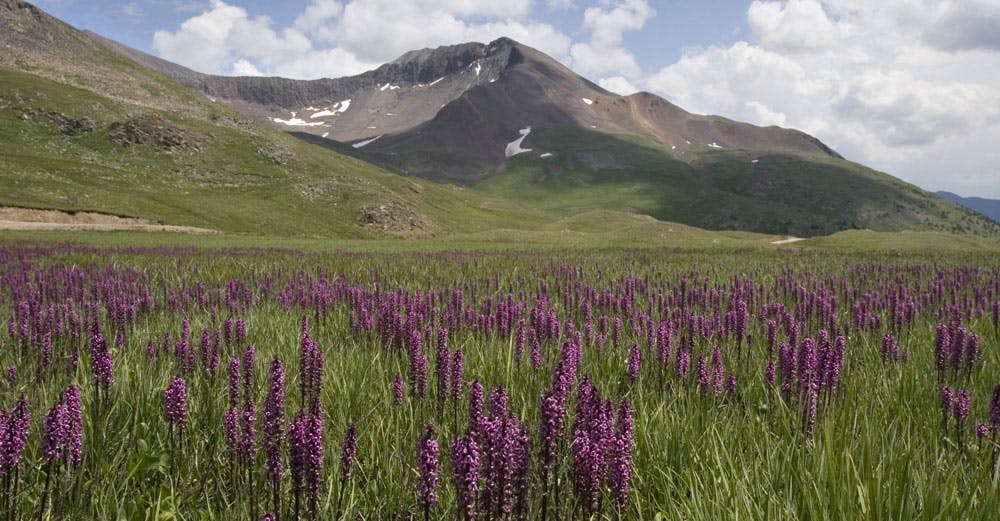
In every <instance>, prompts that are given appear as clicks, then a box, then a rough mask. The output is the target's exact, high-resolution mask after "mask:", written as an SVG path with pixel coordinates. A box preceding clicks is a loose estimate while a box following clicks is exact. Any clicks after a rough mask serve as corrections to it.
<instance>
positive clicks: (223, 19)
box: [153, 0, 571, 78]
mask: <svg viewBox="0 0 1000 521" xmlns="http://www.w3.org/2000/svg"><path fill="white" fill-rule="evenodd" d="M531 5H532V1H531V0H490V1H484V0H409V1H407V2H401V1H397V0H350V1H336V0H312V2H311V3H310V4H309V5H308V6H307V7H306V8H305V9H304V10H303V12H302V13H301V14H300V15H299V16H298V17H297V18H296V19H295V21H294V22H293V23H292V24H291V25H290V26H289V27H285V28H276V27H274V23H273V21H272V20H271V19H269V18H267V17H264V16H256V17H254V16H251V15H250V14H249V13H248V12H247V11H246V10H245V9H243V8H241V7H237V6H233V5H229V4H227V3H225V2H224V1H223V0H212V2H211V4H210V6H209V9H208V10H207V11H205V12H202V13H201V14H199V15H197V16H194V17H192V18H189V19H188V20H186V21H185V22H184V23H182V24H181V26H180V28H178V29H177V30H175V31H164V30H161V31H156V33H155V35H154V37H153V48H154V49H155V50H156V51H157V52H158V53H159V54H160V56H162V57H163V58H166V59H168V60H171V61H175V62H177V63H181V64H183V65H186V66H188V67H191V68H193V69H195V70H199V71H202V72H207V73H216V74H230V73H233V72H234V71H236V70H242V71H248V70H249V69H248V68H247V67H246V66H247V65H253V66H254V68H255V70H257V71H258V72H260V73H263V74H269V75H277V76H285V77H291V78H317V77H322V76H327V77H337V76H345V75H352V74H358V73H361V72H364V71H365V70H368V69H371V68H374V67H377V66H378V65H379V64H381V63H384V62H386V61H389V60H392V59H395V58H396V57H398V56H399V55H401V54H403V53H404V52H407V51H410V50H413V49H420V48H424V47H436V46H439V45H451V44H455V43H460V42H468V41H480V42H487V41H491V40H493V39H496V38H499V37H501V36H509V37H511V38H514V39H516V40H518V41H520V42H522V43H524V44H526V45H529V46H532V47H535V48H537V49H539V50H541V51H542V52H545V53H548V54H551V55H553V56H556V57H564V56H566V55H567V53H568V52H569V47H570V43H571V40H570V38H569V37H568V36H566V35H564V34H563V33H562V32H560V31H559V30H558V29H556V28H555V27H553V26H551V25H548V24H543V23H539V22H537V21H534V20H531V19H527V18H525V15H526V14H527V13H528V12H529V10H530V8H531ZM469 20H474V21H469ZM240 60H242V61H244V62H245V63H242V64H240V65H239V66H237V65H236V64H237V62H239V61H240ZM237 68H238V69H237Z"/></svg>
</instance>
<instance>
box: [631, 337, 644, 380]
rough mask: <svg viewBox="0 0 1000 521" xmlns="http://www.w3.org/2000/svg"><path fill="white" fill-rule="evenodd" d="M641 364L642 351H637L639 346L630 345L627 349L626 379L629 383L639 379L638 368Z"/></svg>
mask: <svg viewBox="0 0 1000 521" xmlns="http://www.w3.org/2000/svg"><path fill="white" fill-rule="evenodd" d="M640 364H642V351H640V350H639V346H638V345H637V344H635V343H634V342H633V343H632V346H631V347H630V348H629V356H628V378H629V380H631V381H633V382H634V381H636V380H637V379H638V378H639V367H640Z"/></svg>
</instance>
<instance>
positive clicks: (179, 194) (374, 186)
mask: <svg viewBox="0 0 1000 521" xmlns="http://www.w3.org/2000/svg"><path fill="white" fill-rule="evenodd" d="M0 100H2V101H0V184H2V185H3V186H4V187H5V190H3V191H2V192H0V205H6V206H23V207H32V208H52V209H59V210H65V211H70V212H73V211H84V210H85V211H96V212H104V213H110V214H115V215H122V216H132V217H143V218H147V219H150V220H153V221H156V222H161V223H167V224H175V225H189V226H198V227H205V228H211V229H215V230H221V231H227V232H236V233H257V234H276V235H309V236H336V237H377V236H385V235H389V236H429V235H437V234H442V233H453V232H471V231H478V230H483V229H490V228H495V227H500V226H503V227H511V228H531V227H538V226H540V225H541V224H542V223H543V222H545V221H546V220H547V219H546V218H545V217H544V216H543V214H541V213H540V212H538V211H533V210H527V209H525V208H523V207H521V206H519V205H516V204H512V203H510V202H507V201H505V200H502V199H497V198H491V197H487V196H482V195H480V194H478V193H476V192H473V191H469V190H465V189H462V188H459V187H450V186H441V185H438V184H436V183H432V182H427V181H420V182H415V181H413V180H410V179H406V178H403V177H400V176H397V175H394V174H391V173H388V172H386V171H384V170H381V169H379V168H378V167H375V166H373V165H371V164H368V163H365V162H362V161H359V160H357V159H352V158H348V157H345V156H341V155H338V154H335V153H331V152H329V151H327V150H323V149H320V148H318V147H313V146H310V145H308V144H305V143H303V142H301V141H299V140H297V139H294V138H292V137H290V136H288V135H287V134H284V133H282V132H279V131H277V130H272V129H270V128H267V127H265V126H262V125H258V124H256V123H252V122H250V121H247V120H245V119H243V118H240V117H239V116H236V115H235V114H234V113H231V112H229V111H228V110H225V109H222V108H219V109H218V111H217V112H216V113H214V114H215V115H214V116H213V117H210V118H208V119H199V118H195V117H185V116H181V115H177V114H175V113H173V112H168V111H161V110H156V109H153V108H149V107H142V106H138V105H134V104H127V103H123V102H120V101H114V100H112V99H110V98H107V97H103V96H99V95H97V94H94V93H92V92H89V91H87V90H83V89H80V88H76V87H69V86H66V85H64V84H60V83H56V82H53V81H50V80H46V79H43V78H40V77H38V76H35V75H33V74H28V73H25V72H17V71H10V70H3V71H0ZM372 221H374V222H372Z"/></svg>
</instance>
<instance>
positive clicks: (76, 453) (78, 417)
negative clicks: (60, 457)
mask: <svg viewBox="0 0 1000 521" xmlns="http://www.w3.org/2000/svg"><path fill="white" fill-rule="evenodd" d="M63 402H64V403H65V404H66V414H67V417H68V419H69V430H68V431H67V437H68V439H69V446H68V447H66V448H67V449H68V451H69V464H70V465H71V466H73V467H74V468H75V467H79V466H80V463H81V461H82V457H83V454H82V452H83V410H82V408H81V406H80V390H79V389H77V388H76V387H75V386H72V385H71V386H69V387H67V388H66V390H65V391H64V392H63Z"/></svg>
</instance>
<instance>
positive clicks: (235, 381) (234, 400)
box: [229, 357, 240, 407]
mask: <svg viewBox="0 0 1000 521" xmlns="http://www.w3.org/2000/svg"><path fill="white" fill-rule="evenodd" d="M239 401H240V359H239V358H236V357H233V358H230V359H229V406H230V407H236V405H237V404H239Z"/></svg>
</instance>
